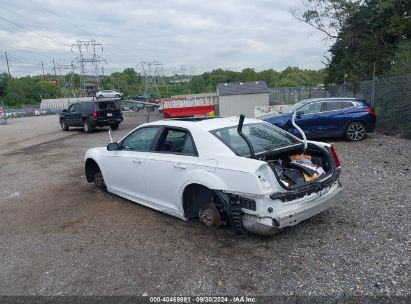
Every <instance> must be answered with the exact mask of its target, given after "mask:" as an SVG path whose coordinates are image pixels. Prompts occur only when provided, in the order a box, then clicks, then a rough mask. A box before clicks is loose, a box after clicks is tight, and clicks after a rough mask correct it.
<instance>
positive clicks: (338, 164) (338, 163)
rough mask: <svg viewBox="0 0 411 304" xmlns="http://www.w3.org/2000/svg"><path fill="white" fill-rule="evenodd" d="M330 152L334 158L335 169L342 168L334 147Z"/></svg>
mask: <svg viewBox="0 0 411 304" xmlns="http://www.w3.org/2000/svg"><path fill="white" fill-rule="evenodd" d="M330 152H331V155H332V156H333V159H334V163H335V167H336V168H341V163H340V160H339V159H338V156H337V152H335V149H334V146H331V147H330Z"/></svg>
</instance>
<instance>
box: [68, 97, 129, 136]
mask: <svg viewBox="0 0 411 304" xmlns="http://www.w3.org/2000/svg"><path fill="white" fill-rule="evenodd" d="M122 121H123V114H122V112H121V109H120V106H119V105H118V103H117V102H116V101H90V102H81V103H75V104H72V105H71V106H70V107H69V108H68V109H67V110H63V111H62V113H61V114H60V125H61V129H63V131H67V130H68V129H69V127H83V128H84V132H86V133H90V132H93V130H94V128H95V127H105V126H111V128H112V129H113V130H115V129H117V128H118V126H119V125H120V123H121V122H122Z"/></svg>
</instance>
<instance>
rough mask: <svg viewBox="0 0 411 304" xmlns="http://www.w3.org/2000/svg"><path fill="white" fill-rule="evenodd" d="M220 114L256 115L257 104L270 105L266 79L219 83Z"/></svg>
mask: <svg viewBox="0 0 411 304" xmlns="http://www.w3.org/2000/svg"><path fill="white" fill-rule="evenodd" d="M217 96H218V111H217V113H218V115H220V116H234V115H235V116H239V115H240V114H244V115H245V116H246V117H251V118H252V117H254V109H255V107H256V106H266V107H268V105H269V90H268V87H267V84H266V83H265V82H264V81H253V82H236V83H219V84H218V85H217Z"/></svg>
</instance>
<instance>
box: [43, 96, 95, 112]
mask: <svg viewBox="0 0 411 304" xmlns="http://www.w3.org/2000/svg"><path fill="white" fill-rule="evenodd" d="M92 100H94V97H71V98H53V99H42V100H41V103H40V109H41V110H53V111H61V110H63V109H67V108H68V107H69V106H70V105H71V104H73V103H78V102H86V101H92Z"/></svg>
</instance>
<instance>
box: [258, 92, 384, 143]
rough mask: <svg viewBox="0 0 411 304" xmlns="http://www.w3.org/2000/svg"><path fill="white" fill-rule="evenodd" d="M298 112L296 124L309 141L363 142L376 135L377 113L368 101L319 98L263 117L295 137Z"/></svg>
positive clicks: (301, 102)
mask: <svg viewBox="0 0 411 304" xmlns="http://www.w3.org/2000/svg"><path fill="white" fill-rule="evenodd" d="M294 111H297V116H296V120H295V122H296V124H297V125H298V126H299V127H300V128H301V129H303V131H304V133H305V134H306V136H307V137H308V138H324V137H345V138H346V139H348V140H350V141H360V140H362V139H364V138H365V136H366V133H367V132H373V131H374V128H375V123H376V114H375V111H374V109H373V108H372V107H371V106H370V105H369V104H367V103H366V102H365V101H363V100H360V99H355V98H317V99H307V100H302V101H300V102H297V103H296V104H294V105H292V106H290V107H288V108H286V109H285V110H284V111H283V113H280V114H274V115H269V116H265V117H262V118H261V119H263V120H264V121H267V122H269V123H271V124H273V125H276V126H278V127H280V128H282V129H284V130H286V131H288V132H290V133H292V134H294V135H298V131H297V130H296V129H295V128H294V127H293V125H292V124H291V117H292V114H293V112H294Z"/></svg>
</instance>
